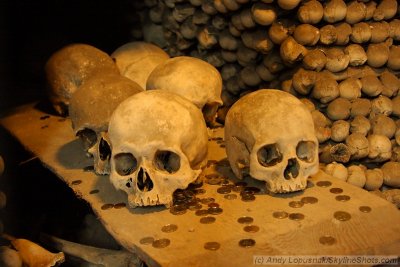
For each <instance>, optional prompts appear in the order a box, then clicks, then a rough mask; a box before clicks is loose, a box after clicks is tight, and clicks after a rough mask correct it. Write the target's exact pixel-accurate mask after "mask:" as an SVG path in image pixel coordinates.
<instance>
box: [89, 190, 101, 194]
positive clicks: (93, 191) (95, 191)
mask: <svg viewBox="0 0 400 267" xmlns="http://www.w3.org/2000/svg"><path fill="white" fill-rule="evenodd" d="M99 192H100V190H99V189H94V190H92V191H90V192H89V194H91V195H93V194H97V193H99Z"/></svg>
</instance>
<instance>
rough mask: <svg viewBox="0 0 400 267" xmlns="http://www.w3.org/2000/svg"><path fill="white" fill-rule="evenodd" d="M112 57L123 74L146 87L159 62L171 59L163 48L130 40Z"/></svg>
mask: <svg viewBox="0 0 400 267" xmlns="http://www.w3.org/2000/svg"><path fill="white" fill-rule="evenodd" d="M111 57H112V58H113V59H114V61H115V64H117V66H118V69H119V70H120V72H121V74H122V75H123V76H125V77H127V78H129V79H131V80H133V81H135V82H137V83H138V84H139V85H140V86H141V87H143V88H146V81H147V78H148V77H149V75H150V73H151V72H152V71H153V70H154V68H155V67H157V66H158V65H159V64H161V63H162V62H164V61H165V60H167V59H169V55H168V54H167V53H166V52H164V50H162V49H161V48H159V47H158V46H156V45H153V44H151V43H146V42H130V43H127V44H124V45H122V46H120V47H119V48H117V50H115V51H114V52H113V53H112V54H111Z"/></svg>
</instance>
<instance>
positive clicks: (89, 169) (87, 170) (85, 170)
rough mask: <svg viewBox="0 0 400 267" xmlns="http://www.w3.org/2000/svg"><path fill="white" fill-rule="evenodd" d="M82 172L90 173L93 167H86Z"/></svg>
mask: <svg viewBox="0 0 400 267" xmlns="http://www.w3.org/2000/svg"><path fill="white" fill-rule="evenodd" d="M83 171H84V172H92V171H94V166H93V165H89V166H86V167H85V168H83Z"/></svg>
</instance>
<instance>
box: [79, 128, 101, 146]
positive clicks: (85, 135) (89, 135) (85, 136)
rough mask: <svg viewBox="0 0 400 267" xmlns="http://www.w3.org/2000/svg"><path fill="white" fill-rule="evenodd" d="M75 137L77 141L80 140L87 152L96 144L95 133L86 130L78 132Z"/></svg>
mask: <svg viewBox="0 0 400 267" xmlns="http://www.w3.org/2000/svg"><path fill="white" fill-rule="evenodd" d="M76 136H78V137H79V139H81V141H82V143H83V147H84V148H85V150H88V149H89V148H91V147H92V146H94V145H95V144H96V142H97V134H96V132H95V131H93V130H90V129H88V128H85V129H83V130H80V131H78V132H77V133H76Z"/></svg>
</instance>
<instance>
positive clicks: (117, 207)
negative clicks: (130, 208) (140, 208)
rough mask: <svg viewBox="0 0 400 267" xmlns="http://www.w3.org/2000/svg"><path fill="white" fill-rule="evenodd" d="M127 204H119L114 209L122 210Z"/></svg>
mask: <svg viewBox="0 0 400 267" xmlns="http://www.w3.org/2000/svg"><path fill="white" fill-rule="evenodd" d="M125 207H126V204H125V203H117V204H115V205H114V209H122V208H125Z"/></svg>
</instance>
